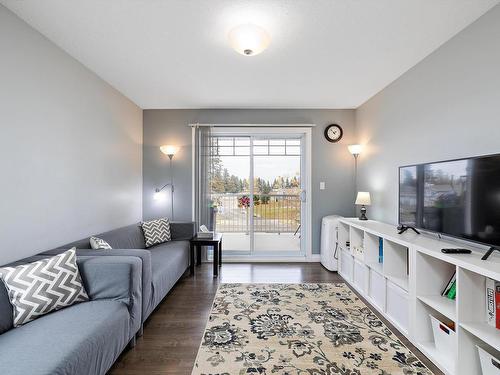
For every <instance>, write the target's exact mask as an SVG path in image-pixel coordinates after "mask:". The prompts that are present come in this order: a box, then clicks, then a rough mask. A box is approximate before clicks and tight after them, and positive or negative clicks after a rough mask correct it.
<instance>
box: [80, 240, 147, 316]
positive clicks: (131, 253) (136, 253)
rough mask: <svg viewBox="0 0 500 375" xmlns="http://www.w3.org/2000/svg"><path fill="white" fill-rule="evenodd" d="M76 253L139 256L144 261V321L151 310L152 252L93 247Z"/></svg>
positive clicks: (81, 254) (102, 255) (104, 255)
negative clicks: (94, 248)
mask: <svg viewBox="0 0 500 375" xmlns="http://www.w3.org/2000/svg"><path fill="white" fill-rule="evenodd" d="M76 255H77V256H78V257H83V256H100V257H111V258H114V257H122V256H133V257H137V258H139V259H140V260H141V262H142V305H143V306H142V321H143V322H144V321H145V320H146V318H147V317H148V316H149V313H150V312H151V304H152V302H151V301H152V290H151V277H152V273H153V270H152V266H151V253H150V252H149V250H144V249H110V250H92V249H77V250H76Z"/></svg>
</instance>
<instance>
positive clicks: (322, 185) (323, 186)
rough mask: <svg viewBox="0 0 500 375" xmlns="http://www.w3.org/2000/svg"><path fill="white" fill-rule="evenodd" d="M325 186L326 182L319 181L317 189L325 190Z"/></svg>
mask: <svg viewBox="0 0 500 375" xmlns="http://www.w3.org/2000/svg"><path fill="white" fill-rule="evenodd" d="M325 188H326V184H325V183H324V182H323V181H321V182H320V183H319V190H325Z"/></svg>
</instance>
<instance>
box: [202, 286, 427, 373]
mask: <svg viewBox="0 0 500 375" xmlns="http://www.w3.org/2000/svg"><path fill="white" fill-rule="evenodd" d="M192 374H205V375H208V374H211V375H215V374H217V375H226V374H227V375H243V374H246V375H248V374H267V375H269V374H290V375H291V374H297V375H303V374H304V375H330V374H341V375H361V374H363V375H365V374H370V375H371V374H376V375H395V374H404V375H432V372H431V371H430V370H429V369H427V368H426V367H425V366H424V365H423V364H422V363H421V362H420V361H419V360H418V359H417V358H416V357H415V355H413V353H412V352H410V351H409V350H408V349H407V348H406V347H405V346H404V345H403V344H402V343H401V341H399V340H398V338H397V337H396V336H395V335H394V333H392V332H391V331H390V330H389V328H387V326H386V325H385V324H384V323H383V322H382V321H381V320H380V319H379V318H378V317H377V316H376V315H375V314H373V312H372V311H371V310H370V309H369V308H368V307H367V306H366V305H365V304H364V303H363V302H362V301H361V300H360V299H359V298H357V296H356V295H355V294H354V292H352V291H351V290H350V289H349V288H348V287H347V286H346V285H345V284H343V283H338V284H221V285H220V287H219V290H218V291H217V295H216V296H215V299H214V304H213V307H212V312H211V314H210V318H209V321H208V323H207V326H206V328H205V333H204V336H203V339H202V343H201V345H200V348H199V351H198V356H197V358H196V363H195V365H194V368H193V372H192Z"/></svg>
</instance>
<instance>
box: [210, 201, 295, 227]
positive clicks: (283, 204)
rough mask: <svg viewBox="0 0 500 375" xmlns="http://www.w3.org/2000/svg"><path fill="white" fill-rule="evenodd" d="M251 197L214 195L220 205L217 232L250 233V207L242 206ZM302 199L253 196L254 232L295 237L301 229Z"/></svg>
mask: <svg viewBox="0 0 500 375" xmlns="http://www.w3.org/2000/svg"><path fill="white" fill-rule="evenodd" d="M243 197H248V198H249V197H250V196H249V195H248V194H212V199H213V200H214V202H215V203H216V205H217V213H216V230H217V231H218V232H223V233H224V232H225V233H231V232H240V233H248V232H249V231H250V222H251V221H250V214H251V213H250V212H251V208H250V207H245V206H244V205H242V204H241V200H242V198H243ZM300 203H301V202H300V196H299V195H295V194H276V195H275V194H254V215H253V226H254V232H263V233H295V232H297V231H298V229H299V228H300Z"/></svg>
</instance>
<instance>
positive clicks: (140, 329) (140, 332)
mask: <svg viewBox="0 0 500 375" xmlns="http://www.w3.org/2000/svg"><path fill="white" fill-rule="evenodd" d="M142 335H144V323H143V324H141V327H140V328H139V330H138V331H137V337H141V336H142Z"/></svg>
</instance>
